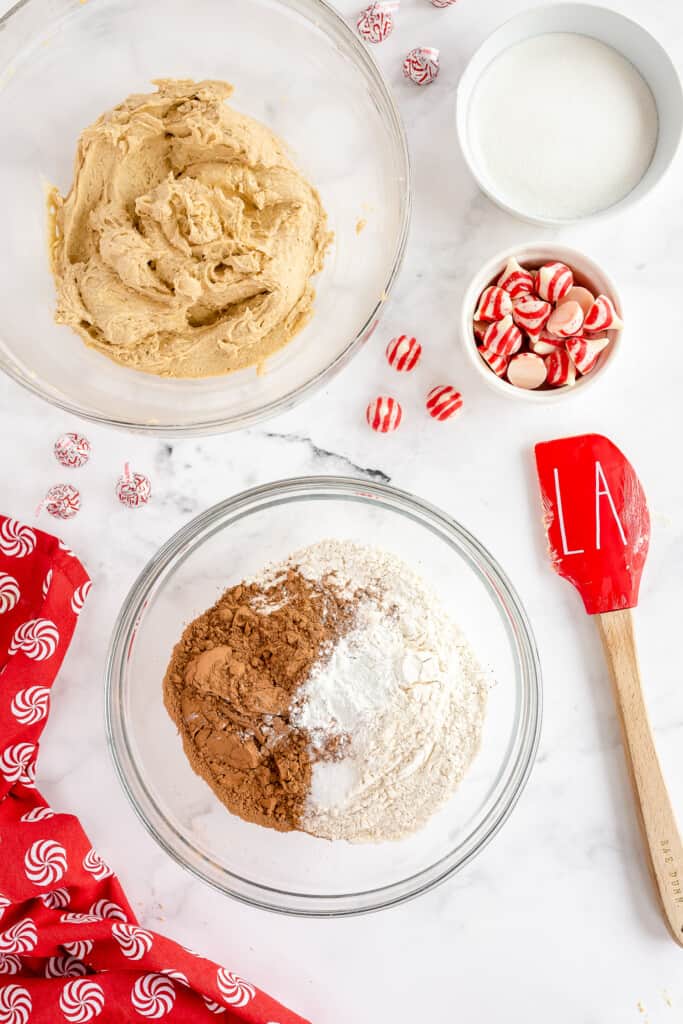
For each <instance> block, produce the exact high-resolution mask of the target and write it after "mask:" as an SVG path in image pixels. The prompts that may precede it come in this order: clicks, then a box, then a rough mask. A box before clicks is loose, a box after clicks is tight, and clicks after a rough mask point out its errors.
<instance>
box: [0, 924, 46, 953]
mask: <svg viewBox="0 0 683 1024" xmlns="http://www.w3.org/2000/svg"><path fill="white" fill-rule="evenodd" d="M37 944H38V932H37V931H36V926H35V924H34V922H33V920H32V919H31V918H30V917H25V918H24V920H23V921H19V922H18V923H17V924H13V925H12V926H11V928H7V929H6V930H5V931H4V932H0V953H31V952H32V951H33V950H34V949H35V947H36V945H37Z"/></svg>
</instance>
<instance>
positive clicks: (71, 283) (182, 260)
mask: <svg viewBox="0 0 683 1024" xmlns="http://www.w3.org/2000/svg"><path fill="white" fill-rule="evenodd" d="M155 84H156V86H157V91H156V92H154V93H150V94H141V95H133V96H129V97H128V98H127V99H126V100H124V101H123V103H121V104H119V106H117V107H115V108H114V109H113V110H110V111H107V112H106V113H104V114H102V116H101V117H99V118H98V119H97V121H95V123H94V124H93V125H91V126H90V127H88V128H86V129H85V130H84V131H83V133H82V134H81V137H80V139H79V142H78V149H77V153H76V161H75V168H74V180H73V184H72V186H71V190H70V191H69V193H68V195H66V196H65V197H62V196H61V195H60V194H59V192H58V191H57V190H56V189H52V191H51V193H50V198H49V207H50V216H51V225H52V237H51V243H50V257H51V264H52V270H53V274H54V278H55V283H56V287H57V311H56V320H57V322H58V323H63V324H68V325H69V326H71V327H72V328H73V329H74V330H75V331H77V333H78V334H79V335H80V336H81V337H82V339H83V340H84V341H85V343H86V344H87V345H90V346H91V347H93V348H95V349H97V350H98V351H99V352H102V353H104V355H106V356H109V357H110V358H111V359H113V360H115V361H116V362H118V363H122V364H123V365H125V366H129V367H132V368H134V369H136V370H143V371H146V372H148V373H156V374H161V375H163V376H169V377H209V376H214V375H217V374H223V373H229V372H231V371H233V370H238V369H242V368H244V367H247V366H252V365H256V366H258V367H262V366H263V363H264V361H265V360H266V358H267V357H268V356H270V355H271V354H272V353H273V352H275V351H277V350H278V349H280V348H282V346H283V345H286V344H287V342H289V341H290V340H291V339H292V337H293V336H294V335H295V334H296V333H297V331H299V330H300V329H301V327H303V325H304V324H305V323H306V322H307V321H308V319H309V318H310V316H311V312H312V305H313V299H314V291H313V288H312V285H311V277H312V275H314V274H316V273H317V272H318V271H319V270H320V269H321V268H322V265H323V261H324V258H325V251H326V249H327V247H328V245H329V243H330V239H331V235H330V234H329V232H328V230H327V218H326V215H325V211H324V210H323V208H322V205H321V202H320V197H319V195H318V193H317V192H316V190H315V189H314V188H313V187H312V186H311V185H310V184H309V183H308V182H307V181H306V179H305V178H304V177H303V176H302V175H301V174H300V173H299V171H298V170H297V169H296V167H295V166H294V165H293V164H292V162H291V161H290V159H289V157H288V156H287V154H286V150H285V146H284V143H282V142H281V141H280V140H279V139H278V138H277V137H276V136H275V135H274V134H273V133H272V132H271V131H269V129H268V128H266V127H265V126H264V125H262V124H260V123H259V122H258V121H254V120H253V119H252V118H250V117H246V116H245V115H244V114H240V113H238V112H237V111H236V110H233V109H232V107H229V106H228V105H227V103H226V102H225V101H226V100H227V99H228V98H229V97H230V95H231V94H232V91H233V88H232V86H231V85H228V84H227V83H226V82H216V81H205V82H193V81H183V80H180V81H179V80H171V79H161V80H159V81H158V82H156V83H155Z"/></svg>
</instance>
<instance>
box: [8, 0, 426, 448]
mask: <svg viewBox="0 0 683 1024" xmlns="http://www.w3.org/2000/svg"><path fill="white" fill-rule="evenodd" d="M0 27H1V28H2V30H3V31H2V32H0V114H1V115H2V123H3V140H4V142H3V160H2V162H1V163H0V188H1V189H2V194H3V195H4V196H5V197H6V198H8V197H11V199H8V201H7V202H4V203H2V204H1V209H0V233H1V234H2V238H3V245H4V249H5V255H6V257H7V259H6V261H5V266H4V272H3V274H2V275H0V366H2V368H3V369H4V370H5V372H7V373H8V374H9V375H10V376H11V377H13V378H14V379H15V380H16V381H17V382H18V383H20V384H22V385H23V386H24V387H26V388H28V389H29V390H30V391H32V392H33V393H35V394H37V395H40V396H41V397H43V398H45V399H47V400H48V401H49V402H51V403H53V404H54V405H57V406H59V407H61V408H62V409H64V410H66V411H68V412H71V413H76V414H78V415H81V416H84V417H87V418H89V419H92V420H95V421H99V422H103V423H109V424H112V425H116V426H120V427H127V428H132V429H136V430H140V431H147V432H152V433H154V432H158V433H163V434H177V435H187V434H197V435H200V434H208V433H219V432H222V431H225V430H230V429H236V428H239V427H243V426H247V425H249V424H252V423H254V422H257V421H259V420H262V419H265V418H267V417H269V416H273V415H275V414H277V413H279V412H282V411H284V410H285V409H287V408H289V407H291V406H292V405H293V404H295V403H296V402H298V401H299V400H301V399H302V398H303V397H304V396H306V395H307V394H309V393H311V392H312V391H314V390H315V389H316V388H318V387H320V385H321V384H322V383H323V382H324V381H326V380H328V379H329V378H330V376H331V375H332V374H334V373H335V372H336V371H338V370H339V369H340V368H341V367H342V366H343V365H344V364H345V363H346V361H347V360H348V359H349V358H350V357H351V355H352V354H353V353H354V352H355V351H356V350H357V349H358V348H359V347H360V345H361V344H362V342H363V341H364V340H365V339H367V338H368V337H369V335H370V334H371V332H372V330H373V328H374V327H375V325H376V323H377V321H378V318H379V316H380V313H381V311H382V307H383V305H384V303H385V302H386V299H387V296H388V294H389V292H390V290H391V287H392V284H393V282H394V279H395V277H396V274H397V272H398V269H399V267H400V264H401V260H402V257H403V252H404V248H405V243H406V236H407V228H408V221H409V212H410V188H409V164H408V156H407V148H406V142H405V135H404V132H403V127H402V125H401V121H400V118H399V115H398V112H397V110H396V107H395V105H394V102H393V100H392V98H391V95H390V93H389V91H388V89H387V86H386V84H385V82H384V80H383V78H382V76H381V74H380V72H379V71H378V69H377V67H376V65H375V63H374V62H373V60H372V59H371V58H370V56H369V54H368V52H367V48H366V47H365V45H364V44H363V43H362V42H361V40H360V39H358V37H357V36H356V35H355V34H354V32H353V31H352V29H351V28H350V27H349V26H348V25H347V24H346V23H345V22H344V21H343V20H342V19H341V18H340V17H339V15H337V14H336V13H335V11H334V10H333V9H332V8H331V7H330V6H329V5H328V4H327V3H325V2H323V0H193V3H191V4H188V3H186V2H185V0H135V2H133V0H93V2H90V3H84V2H83V0H23V2H22V3H18V4H16V5H15V7H13V8H12V9H11V10H10V11H9V12H8V13H7V14H6V15H5V17H4V18H2V19H0ZM143 41H144V42H143ZM162 78H163V79H166V80H169V81H168V82H166V83H162V84H161V85H160V86H159V87H158V89H159V91H157V84H155V83H157V82H158V80H159V79H162ZM193 83H194V84H193ZM207 83H209V84H207ZM212 83H229V84H230V85H232V86H233V92H232V93H230V90H229V89H228V88H227V87H226V86H223V85H220V84H218V85H215V84H212ZM220 110H222V111H223V114H221V115H217V113H216V112H217V111H220ZM112 111H113V112H114V113H113V114H112V113H111V112H112ZM103 115H104V117H103ZM98 119H99V120H98ZM198 142H199V145H198ZM226 154H227V156H229V157H230V159H229V160H228V159H227V158H226ZM264 168H265V170H264ZM51 190H52V191H51ZM50 199H52V207H53V209H52V214H53V216H52V218H51V219H50V218H48V216H47V206H48V205H49V204H50ZM226 239H227V244H226ZM50 257H51V259H50ZM51 264H52V266H51ZM53 271H54V275H53ZM55 316H56V319H57V321H58V322H56V321H55Z"/></svg>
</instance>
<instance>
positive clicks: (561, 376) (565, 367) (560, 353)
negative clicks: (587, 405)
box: [545, 348, 576, 388]
mask: <svg viewBox="0 0 683 1024" xmlns="http://www.w3.org/2000/svg"><path fill="white" fill-rule="evenodd" d="M545 368H546V373H547V376H546V383H547V384H550V386H551V387H553V388H565V387H571V386H572V384H574V383H575V382H576V367H575V366H574V364H573V362H572V361H571V359H570V358H569V356H568V355H567V353H566V352H565V350H564V349H559V348H558V349H557V350H556V351H555V352H551V353H550V355H549V356H546V360H545Z"/></svg>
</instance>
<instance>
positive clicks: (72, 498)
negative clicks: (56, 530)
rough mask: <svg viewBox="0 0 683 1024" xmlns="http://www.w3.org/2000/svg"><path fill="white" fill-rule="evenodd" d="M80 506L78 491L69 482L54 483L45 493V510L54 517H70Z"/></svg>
mask: <svg viewBox="0 0 683 1024" xmlns="http://www.w3.org/2000/svg"><path fill="white" fill-rule="evenodd" d="M80 507H81V495H80V492H79V491H78V490H77V489H76V488H75V487H72V486H71V484H55V486H54V487H51V488H50V490H49V491H48V492H47V494H46V495H45V511H46V512H48V513H49V514H50V515H51V516H54V517H55V519H72V518H73V517H74V516H75V515H76V513H77V512H78V511H79V509H80Z"/></svg>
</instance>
